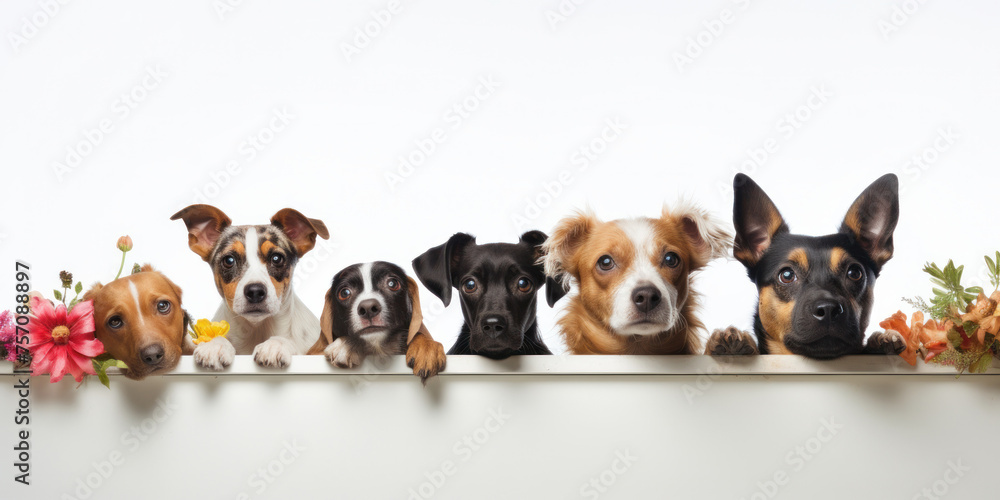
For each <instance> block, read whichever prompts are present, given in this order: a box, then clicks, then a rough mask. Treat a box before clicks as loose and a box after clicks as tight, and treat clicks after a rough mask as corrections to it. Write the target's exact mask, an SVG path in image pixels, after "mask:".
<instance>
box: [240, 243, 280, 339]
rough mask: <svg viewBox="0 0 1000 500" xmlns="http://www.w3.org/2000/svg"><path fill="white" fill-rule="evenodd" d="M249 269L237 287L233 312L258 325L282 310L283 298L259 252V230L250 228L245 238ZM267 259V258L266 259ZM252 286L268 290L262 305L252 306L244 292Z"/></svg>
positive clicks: (247, 268)
mask: <svg viewBox="0 0 1000 500" xmlns="http://www.w3.org/2000/svg"><path fill="white" fill-rule="evenodd" d="M245 238H246V239H245V246H246V252H247V255H246V258H247V267H246V270H245V271H244V272H243V276H241V277H240V281H239V283H237V285H236V294H235V295H236V296H235V297H233V311H234V312H235V313H236V314H238V315H240V316H242V317H244V318H245V319H246V320H247V321H249V322H251V323H257V322H260V321H262V320H264V319H265V318H267V317H269V316H271V315H273V314H274V313H276V312H278V310H279V309H280V308H281V297H278V293H277V291H276V290H275V289H274V283H272V282H271V275H270V274H269V273H268V272H267V264H265V263H264V262H261V260H260V257H259V256H258V252H259V251H260V240H259V237H258V235H257V229H255V228H252V227H251V228H249V229H247V232H246V237H245ZM265 258H266V257H265ZM251 284H261V285H263V286H264V289H265V290H267V297H266V298H265V299H264V302H262V303H260V304H251V303H250V301H248V300H247V298H246V294H245V293H244V291H245V290H246V287H247V286H248V285H251ZM252 310H262V312H260V313H250V312H249V311H252Z"/></svg>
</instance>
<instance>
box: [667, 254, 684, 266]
mask: <svg viewBox="0 0 1000 500" xmlns="http://www.w3.org/2000/svg"><path fill="white" fill-rule="evenodd" d="M680 263H681V258H680V257H679V256H678V255H677V254H675V253H674V252H670V253H668V254H667V255H665V256H663V265H665V266H667V267H677V266H679V265H680Z"/></svg>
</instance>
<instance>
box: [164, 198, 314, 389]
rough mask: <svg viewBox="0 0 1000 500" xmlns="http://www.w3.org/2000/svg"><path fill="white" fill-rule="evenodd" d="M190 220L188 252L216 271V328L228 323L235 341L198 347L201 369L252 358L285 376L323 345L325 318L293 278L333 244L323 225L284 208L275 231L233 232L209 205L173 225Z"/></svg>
mask: <svg viewBox="0 0 1000 500" xmlns="http://www.w3.org/2000/svg"><path fill="white" fill-rule="evenodd" d="M170 219H171V220H176V219H183V220H184V224H185V225H186V226H187V229H188V246H190V247H191V250H192V251H194V253H196V254H198V255H199V256H200V257H201V258H202V259H203V260H204V261H205V262H208V264H209V266H211V267H212V272H213V273H214V274H215V286H216V288H217V289H218V290H219V294H220V295H221V296H222V304H221V305H220V306H219V309H218V311H216V313H215V317H214V321H220V320H225V321H227V322H228V323H229V326H230V330H229V335H228V336H227V337H226V338H216V339H213V340H212V341H211V342H206V343H203V344H199V345H198V346H197V347H196V348H195V350H194V358H195V363H197V364H198V365H199V366H202V367H204V368H208V369H211V370H222V369H224V368H226V367H227V366H229V365H230V364H232V362H233V355H235V354H253V357H254V361H256V362H257V364H259V365H261V366H265V367H271V368H285V367H287V366H288V365H289V364H290V363H291V361H292V356H293V355H296V354H305V353H306V352H307V351H308V350H309V348H310V347H311V346H312V345H313V343H314V342H316V335H317V333H318V332H319V331H320V326H319V318H317V317H316V315H315V314H313V313H312V311H310V310H309V309H308V308H307V307H306V306H305V304H303V303H302V301H301V300H299V298H298V296H296V295H295V292H293V291H292V271H293V270H294V269H295V264H296V263H297V262H298V260H299V259H300V258H302V256H303V255H305V254H306V252H308V251H309V250H311V249H312V248H313V247H314V246H315V245H316V236H320V237H322V238H323V239H327V238H329V237H330V234H329V232H328V231H327V229H326V225H325V224H323V221H320V220H317V219H309V218H307V217H305V216H304V215H302V214H301V213H299V212H297V211H295V210H292V209H290V208H285V209H282V210H280V211H278V213H276V214H274V216H273V217H271V223H270V224H264V225H258V226H233V225H232V220H230V218H229V217H228V216H226V214H225V213H223V212H222V211H221V210H219V209H218V208H215V207H213V206H210V205H191V206H189V207H187V208H185V209H183V210H181V211H180V212H177V213H176V214H174V215H173V217H171V218H170Z"/></svg>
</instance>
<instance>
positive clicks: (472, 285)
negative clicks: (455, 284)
mask: <svg viewBox="0 0 1000 500" xmlns="http://www.w3.org/2000/svg"><path fill="white" fill-rule="evenodd" d="M477 288H479V285H478V284H476V280H474V279H472V278H469V279H467V280H465V283H462V290H465V293H472V292H475V291H476V289H477Z"/></svg>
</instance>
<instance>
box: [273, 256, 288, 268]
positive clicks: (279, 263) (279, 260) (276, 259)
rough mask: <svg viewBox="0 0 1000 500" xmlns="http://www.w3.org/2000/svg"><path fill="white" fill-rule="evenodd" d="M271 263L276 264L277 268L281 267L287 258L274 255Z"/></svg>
mask: <svg viewBox="0 0 1000 500" xmlns="http://www.w3.org/2000/svg"><path fill="white" fill-rule="evenodd" d="M271 263H272V264H274V265H275V266H278V267H280V266H282V265H284V263H285V256H284V255H281V254H280V253H276V254H273V255H271Z"/></svg>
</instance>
